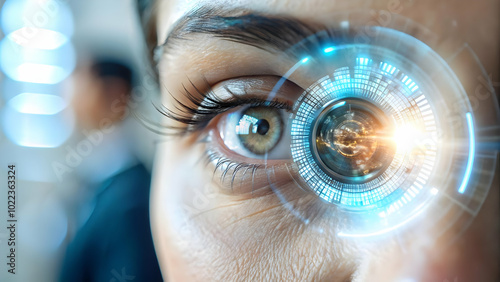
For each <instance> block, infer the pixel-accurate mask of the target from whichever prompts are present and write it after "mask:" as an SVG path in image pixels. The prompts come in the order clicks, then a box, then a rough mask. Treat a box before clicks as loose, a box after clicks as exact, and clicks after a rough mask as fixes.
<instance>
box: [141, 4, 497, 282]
mask: <svg viewBox="0 0 500 282" xmlns="http://www.w3.org/2000/svg"><path fill="white" fill-rule="evenodd" d="M200 7H201V8H200ZM498 8H499V2H498V1H488V0H480V1H476V2H474V3H473V4H472V3H470V2H465V1H464V2H456V1H447V0H443V1H439V2H436V1H431V0H429V1H427V0H420V1H403V0H402V1H342V0H340V1H328V0H324V1H323V0H317V1H300V0H276V1H263V0H262V1H261V0H257V1H255V0H252V1H244V0H242V1H174V0H169V1H158V3H157V7H156V9H155V11H156V29H157V41H158V42H159V45H162V44H163V47H162V48H161V52H162V53H161V56H160V57H159V60H158V65H157V68H158V71H159V81H160V85H161V89H162V91H163V93H162V100H163V105H164V106H165V108H166V109H167V111H166V114H165V115H166V116H165V120H164V121H163V122H164V124H165V126H166V128H168V129H170V130H174V131H177V132H178V133H179V134H178V135H176V136H173V137H169V138H167V139H168V141H166V142H163V143H161V144H159V145H158V152H157V156H156V164H155V168H154V177H153V187H152V189H153V190H152V198H151V201H152V211H151V213H152V226H153V237H154V241H155V246H156V250H157V254H158V258H159V262H160V266H161V268H162V272H163V275H164V277H165V278H168V280H169V281H211V280H216V281H228V280H253V281H262V280H287V281H290V280H291V281H296V280H300V281H305V280H326V281H400V280H404V279H408V280H404V281H429V280H432V281H446V279H447V280H448V281H492V280H494V277H497V275H498V270H496V265H497V262H498V253H499V252H498V240H497V238H498V233H499V227H498V218H497V211H498V203H499V199H498V190H495V189H498V187H496V186H498V185H492V187H493V189H492V190H495V191H490V193H489V194H488V197H485V196H484V197H485V198H486V199H485V201H484V204H483V206H482V209H481V210H480V212H479V213H477V210H474V211H473V212H472V213H473V214H474V218H475V219H474V221H473V223H472V225H471V226H470V227H469V228H468V229H467V231H466V232H465V233H461V231H462V229H463V228H461V227H460V228H458V227H457V228H455V227H453V226H452V227H449V228H446V232H445V233H442V231H443V228H444V227H443V225H446V224H444V223H441V224H435V225H438V227H436V228H435V227H432V228H430V227H429V228H424V226H423V225H426V222H431V221H433V220H434V219H433V215H434V214H432V213H424V215H423V216H422V215H420V218H419V219H418V221H416V222H418V224H416V223H415V222H410V223H408V224H407V225H405V226H404V229H402V230H403V231H400V230H396V229H395V228H392V227H389V228H386V229H385V230H386V231H387V232H385V233H384V234H383V235H381V236H374V237H369V238H366V237H360V238H350V237H344V236H339V234H341V232H342V230H343V228H344V225H345V222H346V221H345V218H344V217H345V216H346V214H348V213H345V212H343V211H342V209H341V208H339V207H338V205H335V204H334V203H332V202H331V201H325V200H324V198H323V199H322V198H321V197H318V194H317V193H311V190H310V189H308V187H307V183H303V182H302V183H301V182H300V176H299V177H296V176H294V174H295V173H296V172H294V171H293V167H294V164H293V163H294V160H293V158H292V157H291V153H290V146H291V145H290V144H291V143H290V142H292V141H290V138H288V137H286V134H284V133H283V132H288V131H290V128H291V121H289V120H290V119H292V117H293V112H294V105H295V103H296V101H298V100H300V99H301V95H302V93H304V90H305V89H307V88H308V87H310V86H311V85H313V84H314V83H315V82H316V81H317V78H318V77H320V76H321V74H322V71H323V68H319V67H318V68H314V67H310V68H307V67H303V68H302V67H300V68H296V70H295V71H294V72H293V73H290V70H291V69H292V68H293V67H294V66H296V64H298V63H297V62H298V60H297V58H295V57H294V56H295V55H296V54H297V53H298V54H299V57H300V56H304V52H302V51H298V52H295V53H294V52H292V51H290V50H292V49H291V48H292V46H294V44H295V43H297V42H300V41H301V40H303V39H304V38H305V37H307V36H309V35H311V34H315V33H316V32H317V31H320V30H325V29H326V30H338V29H339V28H346V27H345V22H346V20H348V22H349V24H350V26H349V27H348V28H352V29H356V27H355V26H354V25H355V23H356V25H359V26H363V24H365V25H376V26H382V27H388V28H391V29H397V30H400V31H403V33H406V34H409V35H411V36H412V37H416V38H420V39H421V40H422V41H424V40H425V41H426V42H425V43H426V44H428V45H429V46H431V48H433V49H434V52H436V53H437V54H438V55H439V56H440V57H441V58H444V62H446V63H448V64H449V65H450V68H452V69H453V71H454V72H455V73H456V74H457V76H460V75H462V74H463V73H466V71H467V70H471V69H476V68H477V61H475V60H468V59H455V58H460V57H461V56H462V55H463V53H462V50H463V49H464V46H468V47H466V48H469V47H470V48H471V49H472V50H474V51H475V54H477V57H478V59H479V61H480V62H481V63H482V65H483V66H484V68H485V72H486V73H488V74H490V73H492V74H493V75H494V74H497V77H498V62H499V57H498V52H497V51H494V50H499V47H500V46H499V38H498V36H497V34H499V24H500V22H499V19H498V16H497V11H498ZM353 10H356V11H360V10H366V12H359V13H352V12H349V11H353ZM375 11H380V12H375ZM248 15H251V16H248ZM355 15H357V16H355ZM277 19H279V20H277ZM299 21H300V25H297V24H296V22H299ZM342 22H344V23H343V24H342ZM405 25H406V26H405ZM287 27H288V29H287ZM290 27H299V28H298V29H299V30H300V32H291V31H290V30H291V29H293V28H290ZM305 27H307V28H305ZM266 28H267V29H268V31H269V30H270V31H269V32H270V33H274V34H275V35H276V37H277V38H274V37H272V36H268V34H267V33H264V35H263V38H264V39H262V38H261V37H259V35H262V34H263V33H261V32H260V31H262V30H264V29H266ZM235 30H237V31H235ZM294 30H297V28H295V29H294ZM245 32H246V33H245ZM287 32H289V33H287ZM332 34H335V33H334V32H332V33H330V35H329V36H330V37H334V35H332ZM279 35H281V36H279ZM266 36H267V37H266ZM348 36H350V35H347V37H348ZM278 37H279V38H278ZM465 42H467V43H468V45H463V43H465ZM408 44H410V45H411V43H408ZM394 45H396V44H394ZM414 46H417V45H414ZM323 47H325V46H323ZM394 48H396V47H394ZM415 48H417V49H415V52H414V53H418V52H420V51H419V49H418V47H415ZM322 50H323V49H322ZM403 51H404V50H403ZM324 52H327V50H326V49H324ZM311 56H312V55H311ZM302 58H305V57H302ZM311 58H312V57H311ZM311 61H312V59H311ZM299 62H300V61H299ZM431 63H436V62H435V61H434V62H429V64H431ZM321 66H323V65H321ZM421 68H422V69H426V68H428V67H426V66H421ZM287 73H289V75H285V74H287ZM327 73H328V72H327ZM436 75H438V74H436ZM283 77H285V79H283ZM472 80H474V81H472ZM472 80H471V81H467V79H465V80H464V79H462V83H465V84H470V85H472V86H471V87H472V88H473V89H474V87H476V85H478V82H477V76H473V77H472ZM281 83H282V84H281ZM277 84H280V85H281V86H280V87H278V90H276V91H274V90H275V89H276V85H277ZM466 91H467V90H466ZM270 93H272V95H270ZM483 96H484V95H483ZM483 96H480V97H483ZM492 98H493V96H492V95H490V96H489V98H488V99H492ZM479 100H480V101H479V103H482V105H484V104H485V103H486V104H487V103H488V102H486V99H483V100H481V99H479ZM492 101H494V100H492ZM349 103H350V102H349ZM352 103H353V107H354V108H355V107H356V105H354V102H352ZM356 103H357V102H356ZM182 105H184V106H182ZM358 106H359V105H358ZM360 107H361V106H360ZM478 107H481V106H478ZM182 110H184V112H183V111H182ZM349 110H352V109H351V108H349ZM476 112H477V111H475V112H474V113H475V114H476ZM376 113H377V112H376V111H375V112H372V113H371V115H373V116H377V114H376ZM436 114H440V113H439V112H438V113H436ZM366 115H369V114H365V116H366ZM245 116H246V117H249V118H250V119H251V118H254V119H255V122H252V121H251V120H250V123H251V126H249V125H247V126H246V128H247V129H249V130H250V131H252V130H254V131H252V132H253V134H247V135H241V134H240V135H238V134H237V133H235V128H243V127H244V126H243V125H242V120H243V117H245ZM326 118H328V117H325V119H326ZM488 118H489V119H491V120H493V123H494V125H495V120H494V117H491V116H490V117H487V118H485V119H488ZM375 119H377V118H375ZM382 120H383V119H382V118H378V119H377V121H376V122H368V124H369V126H368V127H370V126H371V127H372V128H376V127H377V126H379V125H378V124H379V123H383V121H382ZM243 122H244V120H243ZM356 122H358V121H356ZM186 123H187V125H186ZM351 124H354V123H351ZM356 124H359V122H358V123H356ZM478 126H479V121H478ZM339 128H340V127H339ZM340 129H342V130H344V131H342V132H343V133H346V132H347V133H351V135H349V134H347V133H346V134H344V135H343V136H344V137H343V139H342V138H340V137H339V136H335V137H333V138H335V139H336V140H337V141H338V140H343V141H339V142H341V143H342V142H343V143H342V144H340V145H339V146H343V147H341V148H344V149H342V150H340V149H339V150H338V152H339V153H340V154H341V155H343V156H344V157H345V156H352V155H355V154H361V153H359V151H360V150H362V149H363V148H366V147H368V148H370V146H371V145H370V144H372V143H370V142H372V141H366V142H365V141H359V140H360V139H355V138H354V137H352V136H354V135H353V134H355V133H352V132H353V130H354V129H353V125H351V127H349V126H347V125H346V126H344V127H342V128H340ZM318 130H319V131H321V128H319V129H318ZM368 131H370V129H366V130H365V131H363V132H365V133H364V134H368V133H366V132H368ZM372 131H374V132H375V131H376V130H375V129H373V130H372ZM339 132H340V131H339ZM342 132H341V133H342ZM377 132H378V131H377ZM356 134H358V135H359V134H360V133H359V132H357V133H356ZM377 134H379V133H377ZM358 135H356V136H358ZM356 136H355V137H356ZM349 138H351V139H349ZM353 138H354V139H355V140H358V141H357V143H356V144H360V145H359V146H361V147H363V146H364V147H363V148H361V147H356V146H355V147H354V148H352V147H349V146H352V144H353V143H352V139H353ZM349 140H351V141H349ZM363 140H366V139H363ZM363 142H364V143H363ZM377 142H379V143H380V142H381V141H380V140H379V139H377ZM377 144H378V143H377ZM363 154H365V155H363ZM367 154H370V152H369V151H368V152H364V153H362V154H361V155H362V156H364V157H366V158H368V155H367ZM339 156H340V155H339ZM370 156H371V155H370ZM382 157H383V156H382ZM382 157H380V158H382ZM323 161H324V162H327V161H325V160H323ZM339 162H340V160H337V161H332V163H331V164H327V165H326V166H327V167H329V168H332V167H334V168H335V167H336V164H338V163H339ZM477 163H478V161H476V164H477ZM493 167H494V163H493ZM377 169H378V168H377V167H375V168H374V169H373V170H374V171H375V172H376V171H377ZM488 169H489V170H490V171H492V170H493V168H492V167H490V168H488ZM333 170H335V169H333ZM348 170H349V171H351V172H352V171H358V170H359V168H358V167H355V168H353V167H349V168H348ZM356 173H357V174H356V175H358V174H359V172H356ZM344 174H349V173H344ZM436 177H437V176H436ZM441 178H444V177H441ZM297 179H299V180H297ZM471 181H472V180H471ZM471 185H472V184H471ZM487 186H488V185H487ZM485 189H486V190H485V191H487V187H486V188H485ZM436 202H437V201H434V202H433V201H430V203H428V205H429V206H430V207H429V209H431V210H432V209H433V208H435V207H433V205H434V206H436V205H437V203H436ZM457 207H458V204H457ZM460 207H463V205H462V206H460ZM460 207H458V208H457V209H456V211H454V209H451V211H450V214H449V215H447V217H444V219H447V218H448V219H449V218H452V217H453V216H454V212H455V213H459V211H460V212H463V210H462V208H460ZM434 210H435V209H434ZM469 221H470V220H469ZM469 221H467V222H469ZM455 222H456V221H455ZM434 223H435V222H434ZM429 225H430V223H429ZM459 225H460V224H459ZM463 225H465V223H464V224H462V225H461V226H462V227H463ZM459 233H460V234H459ZM408 234H410V235H408ZM437 238H439V239H437ZM456 279H458V280H456Z"/></svg>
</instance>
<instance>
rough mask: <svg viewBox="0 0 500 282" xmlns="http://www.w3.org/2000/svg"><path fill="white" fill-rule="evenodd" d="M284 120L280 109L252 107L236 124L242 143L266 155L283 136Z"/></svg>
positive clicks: (255, 151) (249, 148) (252, 150)
mask: <svg viewBox="0 0 500 282" xmlns="http://www.w3.org/2000/svg"><path fill="white" fill-rule="evenodd" d="M282 131H283V120H282V118H281V115H280V112H279V109H276V108H273V107H262V106H260V107H250V108H248V109H246V110H245V111H244V112H243V113H242V114H241V117H240V119H239V121H238V124H237V126H236V134H237V135H238V137H239V139H240V142H241V144H242V145H243V146H244V147H245V148H246V149H247V150H249V151H250V152H252V153H254V154H257V155H264V154H266V153H268V152H269V151H270V150H272V149H273V148H274V147H275V146H276V144H277V143H278V141H279V140H280V138H281V135H282Z"/></svg>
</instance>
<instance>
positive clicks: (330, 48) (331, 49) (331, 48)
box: [323, 47, 335, 53]
mask: <svg viewBox="0 0 500 282" xmlns="http://www.w3.org/2000/svg"><path fill="white" fill-rule="evenodd" d="M333 50H335V48H333V47H328V48H325V50H323V52H325V53H331V52H333Z"/></svg>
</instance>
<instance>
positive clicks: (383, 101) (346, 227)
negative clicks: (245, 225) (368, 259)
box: [167, 15, 498, 238]
mask: <svg viewBox="0 0 500 282" xmlns="http://www.w3.org/2000/svg"><path fill="white" fill-rule="evenodd" d="M358 16H360V15H358ZM360 18H363V17H362V15H361V16H360ZM360 22H361V21H360ZM401 22H403V21H402V20H401V21H400V22H397V21H396V23H394V24H393V25H392V26H389V27H380V26H371V25H364V24H362V23H359V22H358V23H357V22H356V20H355V17H354V19H351V20H350V21H339V22H338V23H337V24H336V26H335V27H332V28H325V29H322V30H320V31H317V32H314V33H313V34H310V35H308V36H304V38H301V39H300V40H298V41H297V42H296V44H292V45H291V46H290V47H289V48H287V49H286V50H285V51H284V52H283V53H280V54H274V56H275V59H276V58H278V59H277V60H279V63H277V64H276V65H277V66H276V67H275V69H273V70H272V71H270V70H269V68H267V69H266V71H267V72H269V73H272V74H273V75H263V74H262V73H258V72H257V71H256V72H253V73H251V74H245V71H243V72H242V73H239V74H238V75H235V77H231V76H229V78H224V79H223V80H222V81H221V80H218V81H217V83H214V84H213V85H210V86H209V89H208V90H206V91H198V90H200V89H201V88H203V87H193V88H194V89H196V90H197V91H195V92H196V93H194V94H193V93H191V94H190V95H189V96H190V97H191V98H190V99H189V101H188V104H190V105H187V104H182V103H181V104H180V107H181V108H183V109H184V110H183V111H181V114H179V112H177V113H176V111H175V110H173V111H171V112H167V116H170V117H172V118H173V119H174V120H177V121H182V122H183V123H185V124H186V126H185V127H183V134H186V135H188V136H197V139H198V140H201V141H200V144H203V146H204V148H203V151H204V152H203V154H204V156H205V159H206V164H209V166H208V167H210V168H211V169H209V170H210V172H211V173H213V174H215V175H216V176H217V177H215V179H216V180H217V181H218V182H217V185H219V186H220V187H221V188H222V190H223V191H226V192H227V193H229V194H233V195H235V194H239V193H242V194H252V195H253V194H260V193H257V192H259V191H262V190H267V191H268V192H273V193H274V194H277V195H278V198H279V199H280V201H282V202H284V203H288V202H291V201H292V199H295V194H294V196H289V193H288V191H290V190H293V189H297V188H299V189H300V190H301V191H306V192H307V195H308V196H311V195H312V196H314V197H316V199H317V201H315V202H314V203H315V204H314V205H316V204H317V203H320V204H318V205H322V206H324V205H326V206H328V207H330V209H326V210H327V211H326V214H330V215H332V214H333V213H335V217H337V218H341V219H342V221H343V224H342V228H340V229H339V230H337V233H336V234H335V235H337V236H340V237H355V238H359V237H372V236H379V235H387V234H391V232H392V231H394V230H412V229H411V228H407V229H404V228H406V227H407V226H408V225H410V226H416V225H417V224H418V225H419V226H421V227H422V226H423V227H425V228H426V229H428V230H431V229H433V228H438V226H439V225H442V222H443V221H445V220H448V219H449V218H451V220H449V222H450V223H449V225H448V227H447V228H450V226H452V225H453V224H455V223H456V224H459V225H461V226H462V227H464V226H466V225H467V224H466V223H465V222H466V221H467V220H469V221H468V222H470V220H472V219H473V217H474V215H475V214H476V213H477V211H478V210H479V208H480V203H481V202H482V201H483V200H484V197H485V195H486V192H487V190H488V189H489V185H485V184H486V183H490V181H491V177H492V175H493V174H492V173H484V172H485V171H486V170H488V169H487V167H488V166H491V165H492V160H491V159H490V158H483V157H482V156H483V155H484V153H485V152H487V151H488V149H487V148H483V147H481V148H480V147H479V146H478V144H477V141H476V140H477V139H480V135H481V132H482V130H481V128H482V127H488V126H490V125H491V122H489V121H485V119H484V117H485V116H491V115H494V113H495V111H496V110H495V105H490V106H484V105H483V106H482V107H483V108H481V110H478V109H479V108H478V107H476V106H474V105H473V104H472V103H471V99H470V97H469V96H470V95H471V93H470V91H471V90H470V89H471V86H470V85H468V84H470V82H469V81H468V80H467V78H465V79H464V77H463V74H461V73H457V72H458V71H462V69H461V68H462V67H463V66H462V65H461V64H462V63H463V62H462V61H467V60H470V59H471V58H472V59H473V58H474V55H473V53H470V54H468V55H465V57H466V58H459V57H458V56H455V55H453V54H452V56H450V57H448V59H445V58H443V55H440V54H439V53H438V52H437V51H436V50H433V48H432V47H436V48H438V47H439V46H432V47H431V46H429V45H428V43H426V41H429V42H430V39H429V38H430V37H431V36H429V34H428V33H426V31H422V30H420V29H418V28H417V27H415V26H411V24H408V22H406V24H407V25H406V27H404V28H401V27H400V24H401ZM409 26H410V27H409ZM231 39H232V40H237V39H234V38H231ZM429 44H430V43H429ZM441 53H443V54H444V53H446V52H445V51H441ZM459 53H460V55H463V54H462V53H461V51H460V52H459ZM291 58H294V59H291ZM255 60H256V61H259V60H258V58H255ZM472 61H473V62H472V63H471V62H470V61H468V62H467V63H468V64H469V67H471V69H470V70H471V73H474V75H476V73H480V74H481V73H482V71H481V65H480V63H479V62H477V60H472ZM259 62H260V64H261V65H262V64H263V65H265V62H262V61H259ZM250 65H252V64H250ZM254 65H255V64H254ZM243 67H244V66H243ZM249 68H250V67H249ZM482 75H484V73H482ZM215 80H217V79H215ZM186 113H188V114H187V116H186ZM495 119H498V117H497V116H495ZM478 150H481V151H482V153H481V154H478V153H477V152H478ZM487 154H496V153H495V152H493V151H491V152H488V153H486V155H487ZM283 187H285V188H283ZM282 188H283V189H282ZM292 194H293V193H292ZM298 210H300V211H301V212H298ZM303 210H304V209H303V208H300V209H299V208H296V207H293V208H290V212H291V214H293V215H296V216H297V217H298V218H299V219H300V220H302V222H303V223H305V224H307V223H308V222H310V220H312V218H307V216H306V217H304V216H302V215H300V214H301V213H303ZM423 214H434V215H435V216H434V217H433V218H432V219H429V218H425V217H424V216H423ZM459 215H464V216H465V217H467V220H465V221H461V222H460V221H459ZM410 222H411V223H412V224H408V223H410Z"/></svg>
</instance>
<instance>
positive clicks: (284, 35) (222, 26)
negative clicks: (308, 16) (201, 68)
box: [162, 7, 331, 56]
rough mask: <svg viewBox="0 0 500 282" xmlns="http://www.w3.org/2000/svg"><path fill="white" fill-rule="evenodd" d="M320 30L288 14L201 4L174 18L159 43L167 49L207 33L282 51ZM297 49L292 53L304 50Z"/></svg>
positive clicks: (245, 43)
mask: <svg viewBox="0 0 500 282" xmlns="http://www.w3.org/2000/svg"><path fill="white" fill-rule="evenodd" d="M323 29H324V27H323V26H322V25H319V24H307V23H304V22H302V21H300V20H298V19H294V18H290V17H283V16H274V15H271V16H270V15H264V14H259V13H256V12H252V11H248V10H230V11H228V10H225V11H224V10H222V9H213V8H205V7H202V8H198V9H195V10H192V11H190V12H189V13H188V14H186V15H184V16H183V17H182V18H181V19H180V20H179V21H177V23H176V24H175V26H174V28H173V29H172V31H171V32H170V33H169V34H168V36H167V39H166V40H165V42H164V43H163V44H162V46H163V51H164V52H168V49H171V48H173V47H174V46H175V45H178V44H179V43H180V42H182V41H185V40H190V39H192V36H193V35H195V34H207V35H211V36H213V37H215V38H219V39H223V40H227V41H231V42H236V43H240V44H244V45H249V46H253V47H256V48H259V49H263V50H266V51H271V52H273V51H285V50H287V49H289V48H291V47H293V46H295V45H296V44H297V43H298V42H300V41H301V40H302V39H305V38H307V37H309V36H311V35H313V34H315V33H316V32H317V31H318V30H323ZM319 38H321V37H319ZM328 38H331V37H330V36H328ZM317 43H319V44H321V42H317ZM302 47H306V46H302ZM306 48H307V47H306ZM298 49H299V48H297V50H295V53H296V52H299V53H304V52H305V51H304V50H303V51H302V52H301V51H298ZM302 49H303V48H302ZM307 49H310V46H309V48H307ZM297 56H301V55H299V54H297Z"/></svg>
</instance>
